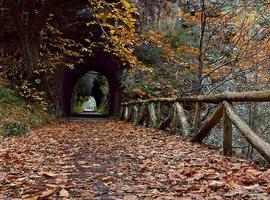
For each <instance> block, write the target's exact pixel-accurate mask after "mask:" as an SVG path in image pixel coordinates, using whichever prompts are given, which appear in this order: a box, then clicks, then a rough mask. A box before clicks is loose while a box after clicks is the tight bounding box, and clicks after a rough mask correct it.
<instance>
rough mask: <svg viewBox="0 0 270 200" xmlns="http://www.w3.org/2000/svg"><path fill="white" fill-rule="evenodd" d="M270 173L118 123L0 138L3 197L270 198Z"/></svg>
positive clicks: (53, 127)
mask: <svg viewBox="0 0 270 200" xmlns="http://www.w3.org/2000/svg"><path fill="white" fill-rule="evenodd" d="M269 196H270V169H269V170H266V171H260V170H258V169H257V166H255V165H254V164H252V163H251V162H249V161H245V160H241V159H238V158H229V157H224V156H222V155H221V154H220V153H219V152H217V151H216V150H212V149H208V148H206V147H202V146H199V145H196V144H191V143H189V142H184V141H181V140H180V139H178V138H177V137H175V136H172V135H166V134H165V133H163V132H157V131H156V130H152V129H145V128H139V127H134V126H132V125H128V124H124V123H122V122H117V121H90V122H64V123H59V124H54V125H50V126H47V127H44V128H42V129H39V130H35V131H33V132H32V134H30V135H29V136H27V137H24V138H2V139H0V199H14V198H18V199H28V200H35V199H125V200H138V199H168V200H169V199H172V200H173V199H270V198H269Z"/></svg>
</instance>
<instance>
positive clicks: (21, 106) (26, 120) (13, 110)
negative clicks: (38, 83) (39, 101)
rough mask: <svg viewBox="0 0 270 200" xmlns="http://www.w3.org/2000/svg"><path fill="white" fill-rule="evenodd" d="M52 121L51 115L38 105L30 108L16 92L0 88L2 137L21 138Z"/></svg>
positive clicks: (0, 126)
mask: <svg viewBox="0 0 270 200" xmlns="http://www.w3.org/2000/svg"><path fill="white" fill-rule="evenodd" d="M50 119H51V117H50V115H49V114H48V113H47V112H45V111H43V110H42V109H41V108H39V107H38V106H37V105H36V106H35V105H34V106H31V108H30V107H29V105H28V104H27V102H26V101H25V100H24V99H23V98H21V97H20V96H19V95H18V94H17V93H16V91H14V90H12V89H9V88H7V87H3V86H0V135H4V136H20V135H23V134H25V133H27V131H26V130H29V129H30V128H31V127H35V126H40V125H42V124H46V123H48V122H49V121H50Z"/></svg>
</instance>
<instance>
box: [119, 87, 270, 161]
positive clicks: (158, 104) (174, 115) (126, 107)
mask: <svg viewBox="0 0 270 200" xmlns="http://www.w3.org/2000/svg"><path fill="white" fill-rule="evenodd" d="M267 101H270V90H267V91H259V92H224V93H221V94H217V95H208V96H206V95H198V96H190V97H179V98H156V99H149V100H137V101H131V102H128V103H122V104H121V114H120V116H121V117H120V119H123V120H125V121H127V122H130V121H133V122H134V123H135V124H141V125H146V126H152V127H154V128H159V129H160V130H167V129H168V128H169V130H170V132H171V133H176V132H177V130H178V129H177V127H181V129H182V136H184V137H185V138H187V137H189V138H191V141H192V142H199V143H202V141H203V140H204V138H206V137H207V136H209V135H210V133H211V130H212V129H213V128H214V127H215V126H216V125H217V124H218V123H219V122H220V121H221V119H222V118H223V152H224V154H226V155H231V154H232V124H234V125H235V126H236V127H237V128H238V129H239V130H240V132H241V135H242V136H243V138H245V139H246V141H247V142H248V143H249V144H251V145H252V146H253V147H254V148H255V149H257V151H258V152H259V153H260V154H261V155H262V156H263V157H264V158H265V159H266V160H267V161H268V162H270V144H269V143H267V142H265V141H263V140H262V139H261V138H260V137H259V136H258V135H256V134H255V133H254V132H253V131H252V130H251V129H250V128H249V126H248V124H247V123H246V122H245V121H244V120H242V119H241V118H240V117H239V115H238V114H237V113H236V111H235V109H234V107H233V106H232V104H231V103H229V102H267ZM164 103H166V104H164ZM182 103H196V108H195V115H194V118H193V120H192V121H191V120H189V119H188V117H187V116H186V114H185V110H184V107H183V105H182ZM202 103H213V104H218V105H217V108H216V110H215V111H214V112H213V113H212V115H211V116H210V117H209V118H208V119H207V120H206V121H205V122H204V124H203V125H201V126H200V124H201V109H202ZM168 104H173V107H172V109H171V112H169V115H168V116H167V117H166V116H165V117H163V116H162V117H161V115H162V114H161V108H162V107H163V106H164V105H168ZM162 105H163V106H162ZM139 107H140V108H142V109H139ZM156 108H157V110H158V111H157V112H156ZM139 110H141V113H139ZM167 113H168V112H167ZM179 124H180V125H181V126H178V125H179ZM192 133H193V134H192ZM194 133H195V134H194ZM192 135H193V136H192Z"/></svg>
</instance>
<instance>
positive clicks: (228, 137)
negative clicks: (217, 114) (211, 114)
mask: <svg viewBox="0 0 270 200" xmlns="http://www.w3.org/2000/svg"><path fill="white" fill-rule="evenodd" d="M223 153H224V155H232V121H231V119H230V118H229V117H228V114H227V112H226V110H225V109H224V110H223Z"/></svg>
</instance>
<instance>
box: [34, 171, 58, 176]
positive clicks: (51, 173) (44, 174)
mask: <svg viewBox="0 0 270 200" xmlns="http://www.w3.org/2000/svg"><path fill="white" fill-rule="evenodd" d="M37 174H38V175H39V176H47V177H55V176H57V174H55V173H53V172H38V173H37Z"/></svg>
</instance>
